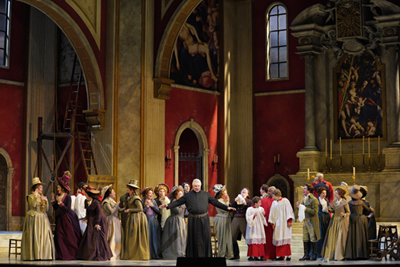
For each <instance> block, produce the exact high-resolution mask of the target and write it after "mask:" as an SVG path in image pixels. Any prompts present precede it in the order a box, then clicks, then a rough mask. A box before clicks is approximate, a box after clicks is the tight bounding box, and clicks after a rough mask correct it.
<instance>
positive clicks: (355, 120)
mask: <svg viewBox="0 0 400 267" xmlns="http://www.w3.org/2000/svg"><path fill="white" fill-rule="evenodd" d="M333 78H334V88H335V95H336V96H337V100H336V101H337V102H336V112H335V115H336V121H337V124H336V125H337V127H336V133H337V138H339V137H341V138H342V139H353V140H354V139H359V138H361V139H362V138H363V136H364V137H365V138H368V137H371V138H374V137H378V136H381V137H384V134H385V132H386V131H385V120H384V118H385V116H384V111H385V110H386V105H385V101H384V99H385V98H384V93H385V73H384V65H382V64H381V62H380V61H379V60H378V59H376V58H374V56H373V55H372V54H371V53H369V52H367V51H365V52H364V53H363V54H361V55H358V56H354V55H348V54H345V55H344V56H343V57H342V58H341V60H340V61H339V63H338V66H337V68H336V69H335V70H334V75H333Z"/></svg>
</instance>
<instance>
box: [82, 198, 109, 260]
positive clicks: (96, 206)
mask: <svg viewBox="0 0 400 267" xmlns="http://www.w3.org/2000/svg"><path fill="white" fill-rule="evenodd" d="M85 208H86V219H87V227H86V231H85V233H84V234H83V236H82V239H81V242H80V244H79V250H78V253H77V255H76V258H78V259H81V260H88V261H105V260H109V259H111V257H112V256H113V254H112V252H111V249H110V246H109V245H108V241H107V233H108V230H107V218H106V216H105V215H104V214H103V213H102V212H101V206H100V202H99V201H98V200H97V199H93V200H92V201H91V202H88V201H87V200H85ZM95 225H100V230H97V229H96V228H94V226H95Z"/></svg>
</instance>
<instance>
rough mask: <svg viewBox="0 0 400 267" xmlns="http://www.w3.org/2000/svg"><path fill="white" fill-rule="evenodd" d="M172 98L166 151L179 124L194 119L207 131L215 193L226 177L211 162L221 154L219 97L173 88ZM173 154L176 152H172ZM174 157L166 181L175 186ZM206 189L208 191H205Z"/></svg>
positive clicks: (168, 102)
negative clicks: (219, 143) (218, 184)
mask: <svg viewBox="0 0 400 267" xmlns="http://www.w3.org/2000/svg"><path fill="white" fill-rule="evenodd" d="M169 95H170V99H168V100H166V102H165V151H168V150H170V149H172V151H173V146H174V142H175V136H176V133H177V131H178V129H179V127H180V126H181V125H182V124H183V123H185V122H187V121H189V120H190V119H193V120H194V121H195V122H197V123H198V124H199V125H200V126H201V127H202V129H203V130H204V132H205V134H206V136H207V141H208V148H209V149H210V152H209V155H208V192H209V193H210V194H211V195H212V196H214V192H213V191H212V188H213V186H214V185H215V184H216V183H218V182H220V179H223V177H220V178H219V177H218V172H216V171H213V168H212V166H211V163H212V161H213V158H214V154H215V153H217V154H218V152H217V151H218V150H217V148H218V140H217V136H218V103H219V96H217V95H212V94H207V93H200V92H194V91H188V90H184V89H179V88H172V89H171V91H170V93H169ZM172 154H173V153H172ZM173 166H174V156H173V155H172V161H171V168H170V169H165V183H166V184H167V185H168V186H170V187H172V186H174V167H173ZM205 191H207V190H205ZM214 214H215V209H214V208H213V207H212V209H210V215H214Z"/></svg>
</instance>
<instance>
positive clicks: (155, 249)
mask: <svg viewBox="0 0 400 267" xmlns="http://www.w3.org/2000/svg"><path fill="white" fill-rule="evenodd" d="M145 201H146V198H144V199H143V200H142V205H143V207H144V208H143V212H144V213H145V214H146V217H147V222H148V224H149V240H150V259H159V258H160V256H161V226H160V224H159V222H158V219H157V216H159V215H160V209H159V208H158V206H157V202H156V201H155V200H154V199H151V202H153V205H154V206H153V207H147V206H145V204H144V203H145Z"/></svg>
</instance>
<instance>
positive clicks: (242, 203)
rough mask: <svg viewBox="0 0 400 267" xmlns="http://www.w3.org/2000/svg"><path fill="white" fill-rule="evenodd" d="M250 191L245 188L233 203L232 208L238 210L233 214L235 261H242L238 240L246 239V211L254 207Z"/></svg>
mask: <svg viewBox="0 0 400 267" xmlns="http://www.w3.org/2000/svg"><path fill="white" fill-rule="evenodd" d="M249 193H250V192H249V189H247V188H243V189H242V190H241V191H240V194H239V195H238V196H237V197H236V198H235V199H234V200H233V201H232V207H234V208H235V209H236V211H235V212H234V213H233V220H232V240H233V254H234V259H240V251H239V245H238V242H237V240H238V239H239V238H240V237H241V236H240V235H243V237H244V238H246V228H247V223H246V211H247V209H248V208H249V207H251V206H252V204H253V203H252V201H251V199H250V198H249Z"/></svg>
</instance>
